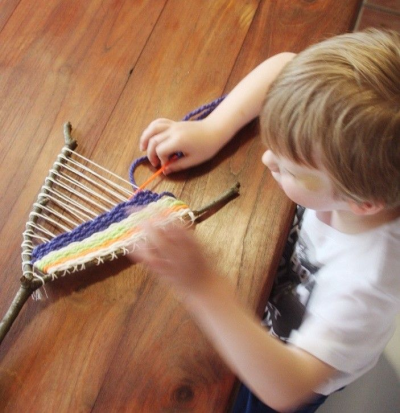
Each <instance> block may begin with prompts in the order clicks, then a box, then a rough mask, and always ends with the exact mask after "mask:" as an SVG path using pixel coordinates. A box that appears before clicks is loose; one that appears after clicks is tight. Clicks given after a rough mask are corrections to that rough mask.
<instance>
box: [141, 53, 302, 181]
mask: <svg viewBox="0 0 400 413" xmlns="http://www.w3.org/2000/svg"><path fill="white" fill-rule="evenodd" d="M294 56H295V55H294V54H293V53H281V54H278V55H275V56H273V57H271V58H269V59H268V60H266V61H265V62H263V63H261V64H260V65H259V66H257V67H256V68H255V69H254V70H253V71H252V72H250V73H249V74H248V75H247V76H246V77H245V78H244V79H243V80H242V81H241V82H239V83H238V84H237V86H236V87H235V88H234V89H233V90H232V91H231V92H230V93H229V95H228V96H227V97H226V98H225V100H224V101H223V102H222V103H221V104H220V105H219V106H218V107H217V108H216V109H215V110H214V111H213V112H212V113H211V114H210V115H209V116H208V117H207V118H206V119H204V120H202V121H193V122H174V121H172V120H169V119H157V120H155V121H153V122H152V123H150V125H149V126H148V127H147V128H146V130H145V131H144V132H143V134H142V136H141V138H140V148H141V150H146V151H147V156H148V158H149V159H150V162H151V163H152V164H153V165H154V166H157V165H158V164H159V163H160V161H161V164H165V163H166V162H167V160H168V158H169V156H171V155H172V154H174V153H176V152H183V154H184V155H185V156H184V157H183V158H181V159H179V160H177V161H175V162H174V163H173V164H171V165H170V166H169V167H168V168H167V169H166V170H165V173H170V172H174V171H178V170H181V169H184V168H188V167H191V166H194V165H197V164H199V163H202V162H204V161H206V160H207V159H210V158H211V157H212V156H214V155H215V154H216V153H217V152H218V151H219V150H220V149H221V148H222V147H223V146H224V145H225V144H226V143H227V142H228V141H229V140H230V139H231V138H232V137H233V135H234V134H235V133H236V132H237V131H238V130H239V129H240V128H242V127H243V126H244V125H246V124H247V123H248V122H250V121H251V120H252V119H254V118H255V117H257V116H258V114H259V113H260V110H261V106H262V103H263V101H264V98H265V95H266V92H267V90H268V88H269V86H270V84H271V83H272V81H273V80H274V79H275V78H276V76H277V75H278V74H279V73H280V71H281V70H282V68H283V67H284V66H285V65H286V64H287V63H288V62H289V61H290V60H291V59H292V58H293V57H294Z"/></svg>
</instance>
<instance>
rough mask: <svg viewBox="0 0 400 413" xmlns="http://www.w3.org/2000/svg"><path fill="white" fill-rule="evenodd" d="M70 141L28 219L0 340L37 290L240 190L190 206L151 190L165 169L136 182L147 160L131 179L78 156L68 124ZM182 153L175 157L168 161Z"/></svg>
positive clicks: (202, 111) (196, 114)
mask: <svg viewBox="0 0 400 413" xmlns="http://www.w3.org/2000/svg"><path fill="white" fill-rule="evenodd" d="M222 99H223V98H219V99H217V100H215V101H214V102H211V103H210V104H207V105H204V106H202V107H200V108H199V109H196V110H195V111H193V112H191V113H189V114H188V115H186V116H185V118H184V119H183V120H200V119H203V118H205V117H206V116H207V115H208V114H209V113H210V112H211V111H212V110H214V108H215V107H216V106H217V105H218V104H219V103H220V102H221V101H222ZM64 138H65V145H64V147H63V149H62V151H61V153H60V154H59V155H58V157H57V159H56V161H55V163H54V164H53V167H52V169H51V170H50V172H49V175H48V177H47V178H46V180H45V183H44V185H43V186H42V188H41V191H40V193H39V195H38V198H37V201H36V202H35V203H34V205H33V208H32V212H31V213H30V215H29V219H28V221H27V223H26V229H25V231H24V233H23V243H22V273H23V275H22V277H21V286H20V289H19V290H18V292H17V294H16V296H15V298H14V300H13V302H12V303H11V306H10V308H9V310H8V311H7V313H6V315H5V316H4V317H3V319H2V321H1V322H0V343H1V342H2V340H3V339H4V337H5V335H6V334H7V332H8V330H9V329H10V327H11V325H12V323H13V321H14V320H15V318H16V317H17V315H18V313H19V312H20V310H21V308H22V306H23V305H24V303H25V302H26V300H27V299H28V297H29V296H30V295H31V294H34V296H35V294H36V295H37V298H39V296H40V292H39V289H40V287H41V286H43V285H44V284H45V283H47V282H49V281H53V280H54V279H55V278H57V277H58V276H65V275H67V274H69V273H72V272H76V271H81V270H83V269H85V268H87V267H88V266H93V265H100V264H102V263H104V262H105V261H110V260H114V259H116V258H118V257H119V256H121V255H126V254H128V253H129V252H130V251H132V250H133V249H134V248H135V247H136V246H137V245H138V244H139V243H145V239H144V233H143V231H142V229H141V228H142V225H143V223H144V222H149V221H150V222H151V224H152V225H154V226H158V227H163V226H166V225H168V224H171V223H173V222H183V223H186V224H187V225H190V224H192V223H193V222H194V221H195V220H196V219H197V218H198V217H200V216H202V215H203V214H204V213H207V212H209V211H210V209H212V208H214V207H215V206H216V205H217V204H219V203H222V202H225V201H226V200H228V199H229V198H231V197H232V196H235V195H236V194H237V193H238V190H239V184H236V186H235V187H233V188H231V189H230V190H228V191H227V192H226V193H224V194H223V195H222V196H220V197H219V198H218V200H217V201H214V202H212V203H211V205H208V206H206V207H203V208H202V209H200V210H197V211H192V210H191V209H190V208H189V206H188V205H186V204H185V203H184V202H183V201H181V200H179V199H176V197H175V196H174V195H173V194H171V193H168V192H163V193H160V194H158V193H155V192H152V191H149V190H147V189H145V186H146V185H147V184H148V183H149V182H150V181H151V180H152V179H154V178H155V177H156V176H158V175H159V174H160V173H162V171H163V168H160V169H159V170H158V171H157V172H156V173H155V174H154V175H153V176H152V177H151V178H150V179H148V180H147V181H146V182H145V183H144V184H142V185H141V186H138V185H137V184H136V182H135V179H134V172H135V170H136V168H137V167H138V166H139V165H140V164H142V163H143V162H147V161H148V160H147V157H142V158H139V159H137V160H136V161H134V162H133V164H132V165H131V168H130V170H129V175H130V180H129V181H128V180H125V179H124V178H122V177H120V176H118V175H116V174H115V173H113V172H111V171H109V170H107V169H105V168H104V167H102V166H100V165H99V164H97V163H95V162H93V161H91V160H89V159H87V158H85V157H83V156H82V155H80V154H78V153H77V152H76V151H75V149H76V147H77V143H76V141H75V140H74V139H73V138H72V137H71V125H70V124H69V123H67V124H66V125H65V127H64ZM180 156H183V155H182V154H179V153H178V154H174V155H173V157H172V158H171V159H170V162H172V161H174V159H175V158H176V157H180ZM164 167H165V165H164Z"/></svg>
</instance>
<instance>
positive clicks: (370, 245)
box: [288, 210, 400, 395]
mask: <svg viewBox="0 0 400 413" xmlns="http://www.w3.org/2000/svg"><path fill="white" fill-rule="evenodd" d="M296 248H297V249H298V250H299V251H298V253H300V255H302V256H303V257H302V260H303V261H304V260H306V261H307V262H308V264H309V266H310V267H311V268H314V269H316V271H314V274H313V278H314V280H315V285H314V286H313V288H312V294H311V297H310V299H309V301H308V302H307V305H306V310H305V314H304V317H303V320H302V323H301V325H300V327H299V328H298V329H297V330H293V331H292V332H291V334H290V336H289V340H288V341H289V343H291V344H294V345H296V346H297V347H299V348H302V349H303V350H305V351H307V352H308V353H310V354H312V355H314V356H315V357H317V358H318V359H320V360H322V361H324V362H325V363H327V364H329V365H331V366H333V367H334V368H335V369H336V370H337V374H336V375H335V376H334V377H332V378H331V379H329V380H328V381H327V382H326V383H325V384H324V385H322V386H320V387H319V388H318V389H315V392H317V393H319V394H325V395H327V394H330V393H332V392H334V391H336V390H338V389H340V388H342V387H343V386H346V385H347V384H349V383H351V382H352V381H354V380H355V379H356V378H358V377H360V376H361V375H362V374H364V373H365V372H366V371H368V370H369V369H371V368H372V367H373V366H374V365H375V364H376V362H377V361H378V359H379V356H380V354H381V353H382V351H383V350H384V348H385V346H386V344H387V343H388V341H389V339H390V338H391V336H392V334H393V331H394V319H395V316H396V314H397V313H398V312H399V311H400V219H397V220H395V221H393V222H391V223H388V224H385V225H383V226H381V227H379V228H376V229H373V230H371V231H368V232H364V233H362V234H356V235H349V234H343V233H341V232H338V231H336V230H335V229H333V228H331V227H330V226H328V225H326V224H324V223H323V222H321V221H320V220H319V219H318V218H317V216H316V213H315V211H311V210H306V211H305V214H304V217H303V223H302V228H301V231H300V235H299V242H298V246H297V247H296ZM306 267H307V266H306Z"/></svg>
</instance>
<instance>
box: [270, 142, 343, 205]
mask: <svg viewBox="0 0 400 413" xmlns="http://www.w3.org/2000/svg"><path fill="white" fill-rule="evenodd" d="M317 161H318V159H317ZM262 162H263V163H264V165H266V166H267V167H268V168H269V170H270V171H271V173H272V176H273V177H274V179H275V180H276V181H277V182H278V184H279V185H280V187H281V188H282V189H283V190H284V192H285V193H286V195H287V196H288V197H289V198H290V199H291V200H292V201H293V202H295V203H296V204H299V205H302V206H304V207H306V208H309V209H314V210H316V211H333V210H343V209H346V210H347V209H348V205H347V203H346V202H345V201H343V200H340V199H339V198H338V197H337V196H335V193H334V189H333V185H332V181H331V179H330V177H329V175H328V173H327V172H326V171H325V170H324V168H323V167H322V166H320V167H319V168H318V169H314V168H309V167H306V166H304V165H299V164H297V163H294V162H293V161H291V160H290V159H288V158H285V157H283V156H279V155H276V154H275V153H274V152H272V151H271V150H267V151H266V152H265V153H264V155H263V157H262Z"/></svg>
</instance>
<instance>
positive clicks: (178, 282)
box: [131, 224, 213, 293]
mask: <svg viewBox="0 0 400 413" xmlns="http://www.w3.org/2000/svg"><path fill="white" fill-rule="evenodd" d="M144 231H145V232H146V244H145V245H139V246H138V247H137V248H136V249H135V250H134V251H133V253H132V254H131V256H132V259H133V260H134V261H136V262H142V263H144V264H145V265H147V266H148V267H149V268H150V269H151V270H152V271H153V272H155V273H156V274H158V275H159V276H160V277H161V278H163V279H164V280H166V281H167V282H168V283H169V284H171V285H172V286H173V287H175V288H177V289H178V291H180V292H183V293H185V292H189V291H190V292H195V291H196V289H199V288H201V286H202V285H204V284H206V283H207V279H208V278H211V277H213V275H212V274H211V271H210V269H209V264H208V262H207V259H206V258H205V256H204V253H203V248H202V246H201V245H200V244H199V242H198V241H197V240H196V238H195V236H194V234H193V233H192V231H191V230H190V229H187V228H184V227H183V226H182V225H179V224H172V225H169V226H167V227H166V228H163V229H160V228H156V227H154V226H150V225H147V226H146V227H145V228H144Z"/></svg>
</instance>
